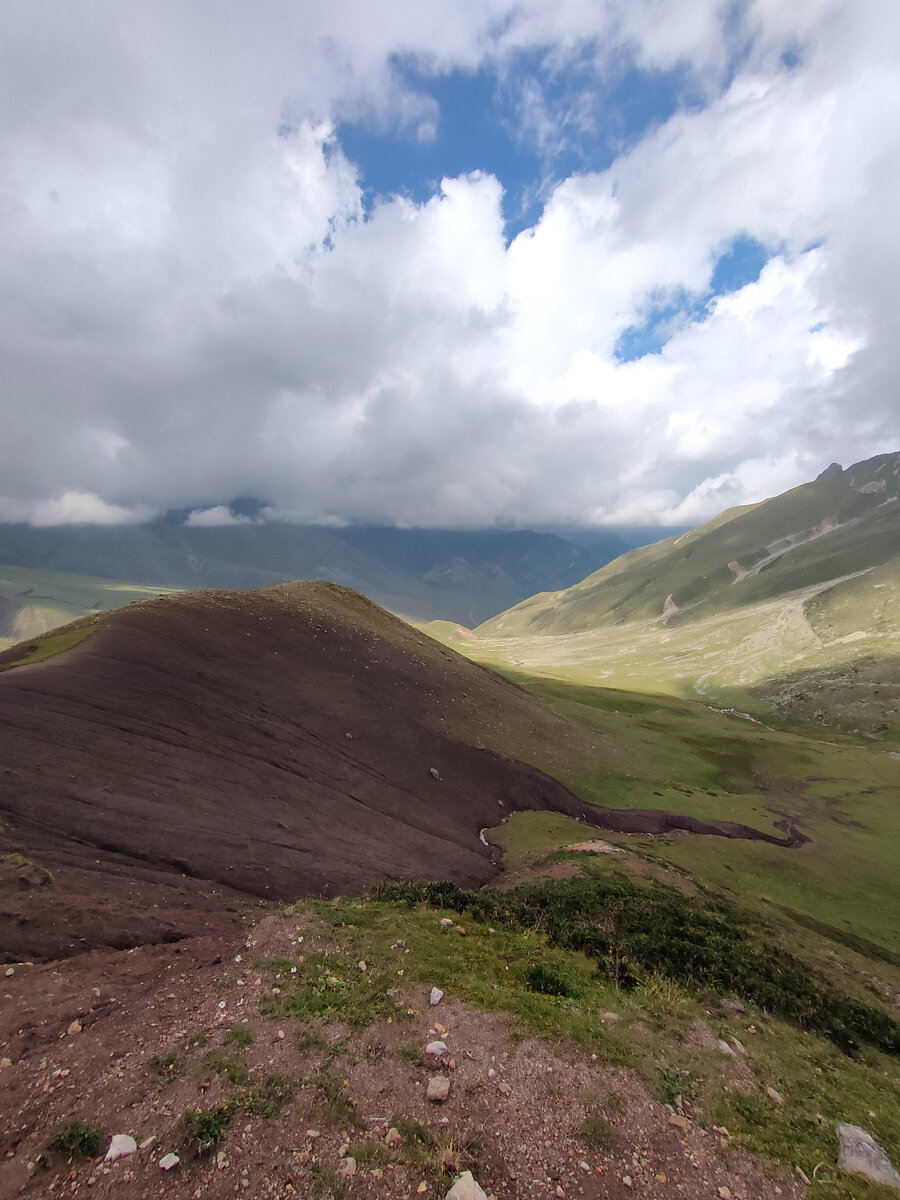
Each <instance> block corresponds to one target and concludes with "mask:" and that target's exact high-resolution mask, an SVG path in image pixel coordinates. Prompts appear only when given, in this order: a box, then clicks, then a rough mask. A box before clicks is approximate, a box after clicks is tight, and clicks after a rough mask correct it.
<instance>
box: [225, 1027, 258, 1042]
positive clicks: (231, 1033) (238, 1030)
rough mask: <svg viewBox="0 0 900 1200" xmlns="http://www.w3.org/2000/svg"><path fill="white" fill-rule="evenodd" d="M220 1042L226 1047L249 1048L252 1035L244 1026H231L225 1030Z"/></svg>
mask: <svg viewBox="0 0 900 1200" xmlns="http://www.w3.org/2000/svg"><path fill="white" fill-rule="evenodd" d="M222 1041H223V1042H224V1044H225V1045H226V1046H249V1045H251V1043H252V1042H253V1033H252V1031H251V1030H249V1029H248V1028H247V1026H246V1025H232V1026H231V1027H230V1028H229V1029H226V1030H225V1037H224V1038H223V1039H222Z"/></svg>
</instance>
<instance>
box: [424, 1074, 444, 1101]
mask: <svg viewBox="0 0 900 1200" xmlns="http://www.w3.org/2000/svg"><path fill="white" fill-rule="evenodd" d="M449 1095H450V1080H449V1079H448V1078H447V1076H446V1075H432V1077H431V1078H430V1079H429V1080H428V1091H427V1092H426V1093H425V1099H426V1100H432V1101H434V1103H435V1104H441V1103H442V1102H443V1101H444V1100H446V1099H447V1097H448V1096H449Z"/></svg>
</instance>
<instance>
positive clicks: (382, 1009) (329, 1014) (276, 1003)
mask: <svg viewBox="0 0 900 1200" xmlns="http://www.w3.org/2000/svg"><path fill="white" fill-rule="evenodd" d="M266 965H267V966H268V967H269V969H270V970H271V971H272V972H273V975H274V977H275V980H276V983H277V986H278V988H279V992H278V994H273V995H271V996H268V997H266V999H265V1000H264V1001H262V1002H261V1003H260V1011H261V1012H262V1015H263V1016H264V1017H304V1018H307V1019H320V1020H324V1021H344V1022H346V1023H347V1024H348V1025H349V1026H350V1027H351V1029H365V1028H366V1026H367V1025H370V1024H371V1023H372V1021H374V1020H376V1019H377V1018H378V1017H386V1016H391V1015H396V1014H397V1013H398V1012H399V1011H401V1010H400V1008H399V1005H398V1004H397V1002H396V1001H395V999H394V996H395V994H396V990H397V987H396V976H394V977H393V978H392V977H391V976H390V975H389V974H388V973H387V971H386V970H385V969H383V968H382V969H379V968H378V967H376V966H374V965H373V967H372V968H371V969H369V968H368V967H367V969H366V970H365V971H362V970H360V968H359V961H358V960H357V959H353V958H351V957H348V956H342V955H330V954H325V953H322V954H318V955H313V956H310V957H307V958H306V959H304V960H299V961H297V962H293V961H292V960H288V959H271V960H269V961H268V962H267V964H266Z"/></svg>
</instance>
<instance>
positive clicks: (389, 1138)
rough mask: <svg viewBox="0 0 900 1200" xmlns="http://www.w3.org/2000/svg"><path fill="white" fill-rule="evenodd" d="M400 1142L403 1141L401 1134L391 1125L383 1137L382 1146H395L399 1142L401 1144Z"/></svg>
mask: <svg viewBox="0 0 900 1200" xmlns="http://www.w3.org/2000/svg"><path fill="white" fill-rule="evenodd" d="M402 1141H403V1134H402V1133H401V1132H400V1130H399V1129H396V1128H395V1127H394V1126H393V1125H392V1126H391V1127H390V1129H389V1130H388V1131H387V1133H386V1134H385V1135H384V1144H385V1145H386V1146H396V1145H397V1144H398V1143H399V1142H402Z"/></svg>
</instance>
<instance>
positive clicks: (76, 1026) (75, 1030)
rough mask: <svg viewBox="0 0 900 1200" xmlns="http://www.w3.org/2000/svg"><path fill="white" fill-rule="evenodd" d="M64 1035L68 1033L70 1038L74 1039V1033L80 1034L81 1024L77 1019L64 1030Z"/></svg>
mask: <svg viewBox="0 0 900 1200" xmlns="http://www.w3.org/2000/svg"><path fill="white" fill-rule="evenodd" d="M66 1033H68V1034H69V1036H70V1037H74V1036H75V1034H76V1033H81V1022H80V1021H79V1020H78V1018H77V1017H76V1018H75V1020H74V1021H73V1022H72V1024H71V1025H70V1026H69V1028H68V1029H67V1030H66Z"/></svg>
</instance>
